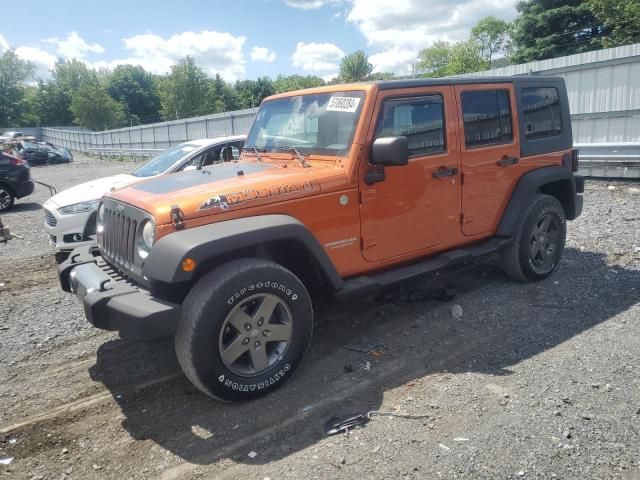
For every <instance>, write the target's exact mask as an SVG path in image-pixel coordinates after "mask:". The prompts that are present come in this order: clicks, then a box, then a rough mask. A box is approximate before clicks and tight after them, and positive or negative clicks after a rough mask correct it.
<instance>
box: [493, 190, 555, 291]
mask: <svg viewBox="0 0 640 480" xmlns="http://www.w3.org/2000/svg"><path fill="white" fill-rule="evenodd" d="M566 236H567V223H566V217H565V215H564V210H563V208H562V205H561V204H560V202H559V201H558V199H556V198H555V197H552V196H549V195H535V196H534V198H533V199H532V201H531V203H530V204H529V206H528V208H526V209H525V211H524V214H523V216H522V218H521V219H520V221H519V222H518V225H517V226H516V232H515V236H514V240H513V242H512V243H511V244H510V245H509V246H508V247H506V248H505V249H504V250H503V251H502V252H501V263H502V268H503V270H504V271H505V273H506V274H507V275H509V276H510V277H513V278H515V279H516V280H520V281H522V282H532V281H538V280H542V279H544V278H546V277H548V276H549V275H551V273H553V271H554V270H555V269H556V267H557V266H558V263H559V261H560V258H561V257H562V253H563V252H564V245H565V241H566Z"/></svg>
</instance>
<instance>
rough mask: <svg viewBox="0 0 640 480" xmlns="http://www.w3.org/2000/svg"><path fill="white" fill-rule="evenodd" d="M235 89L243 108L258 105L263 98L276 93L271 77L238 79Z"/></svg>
mask: <svg viewBox="0 0 640 480" xmlns="http://www.w3.org/2000/svg"><path fill="white" fill-rule="evenodd" d="M234 89H235V91H236V93H237V94H238V99H239V101H240V105H241V107H242V108H251V107H257V106H258V105H260V102H262V100H264V99H265V98H266V97H268V96H269V95H273V94H274V93H275V89H274V82H272V81H271V79H270V78H269V77H259V78H258V79H257V80H241V81H237V82H236V84H235V86H234Z"/></svg>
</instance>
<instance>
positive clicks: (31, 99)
mask: <svg viewBox="0 0 640 480" xmlns="http://www.w3.org/2000/svg"><path fill="white" fill-rule="evenodd" d="M20 110H21V111H20V117H18V121H17V123H16V126H17V127H33V126H38V125H40V111H39V108H38V87H37V86H35V85H26V86H25V87H24V96H23V97H22V103H21V109H20Z"/></svg>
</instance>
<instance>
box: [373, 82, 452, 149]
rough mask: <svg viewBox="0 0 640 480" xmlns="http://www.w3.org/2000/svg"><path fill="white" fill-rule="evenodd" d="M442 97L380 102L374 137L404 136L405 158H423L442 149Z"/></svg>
mask: <svg viewBox="0 0 640 480" xmlns="http://www.w3.org/2000/svg"><path fill="white" fill-rule="evenodd" d="M444 128H445V127H444V102H443V99H442V95H424V96H420V97H410V98H390V99H387V100H385V101H384V102H383V103H382V109H381V116H380V121H379V123H378V129H377V132H376V138H381V137H399V136H404V137H407V138H408V139H409V155H410V156H424V155H433V154H437V153H443V152H444V151H445V150H446V145H445V135H444Z"/></svg>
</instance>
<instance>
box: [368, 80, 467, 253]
mask: <svg viewBox="0 0 640 480" xmlns="http://www.w3.org/2000/svg"><path fill="white" fill-rule="evenodd" d="M454 105H455V100H454V98H453V88H452V87H447V86H443V87H431V88H420V89H415V88H414V89H406V90H400V91H398V90H395V91H393V92H385V91H382V92H381V93H380V94H379V95H378V99H377V103H376V108H375V111H374V115H373V119H372V121H371V125H370V127H369V133H368V136H367V145H371V144H372V143H373V141H374V140H375V139H376V138H380V137H390V136H406V137H407V138H408V139H409V155H410V157H409V164H408V165H406V166H396V167H385V168H384V176H385V178H384V180H382V181H378V182H376V183H374V184H372V185H367V184H366V183H365V175H366V173H367V171H370V170H371V169H373V168H375V167H372V166H371V165H369V159H368V156H367V155H366V154H365V157H366V158H364V159H363V161H362V162H361V166H360V172H359V173H360V189H361V206H360V215H361V225H362V227H361V232H362V250H363V256H364V257H365V258H366V259H367V260H369V261H372V262H373V261H381V260H386V259H389V258H393V257H399V256H403V255H409V254H412V253H416V252H420V251H423V250H431V249H435V248H437V247H438V246H441V245H444V244H446V243H452V241H451V239H452V238H455V237H457V236H458V234H459V231H460V224H459V212H460V210H459V180H458V179H459V175H458V169H459V164H458V162H459V156H458V141H457V135H456V121H455V118H456V117H455V108H454V107H453V106H454Z"/></svg>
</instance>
